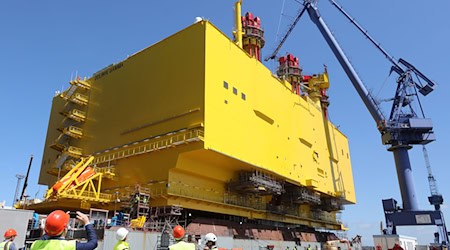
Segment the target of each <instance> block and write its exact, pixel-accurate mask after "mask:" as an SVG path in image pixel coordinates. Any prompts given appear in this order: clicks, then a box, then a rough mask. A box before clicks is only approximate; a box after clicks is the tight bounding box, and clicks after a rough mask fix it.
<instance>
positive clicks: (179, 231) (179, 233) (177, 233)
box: [173, 225, 186, 240]
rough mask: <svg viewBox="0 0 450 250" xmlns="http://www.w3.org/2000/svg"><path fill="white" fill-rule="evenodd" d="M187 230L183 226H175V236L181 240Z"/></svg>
mask: <svg viewBox="0 0 450 250" xmlns="http://www.w3.org/2000/svg"><path fill="white" fill-rule="evenodd" d="M185 233H186V232H185V231H184V228H183V227H182V226H179V225H178V226H175V227H174V228H173V237H174V238H175V240H180V239H182V238H183V237H184V234H185Z"/></svg>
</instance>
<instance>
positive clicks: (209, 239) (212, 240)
mask: <svg viewBox="0 0 450 250" xmlns="http://www.w3.org/2000/svg"><path fill="white" fill-rule="evenodd" d="M205 242H206V243H205V247H204V248H203V250H211V249H217V246H216V242H217V237H216V235H215V234H213V233H208V234H206V235H205Z"/></svg>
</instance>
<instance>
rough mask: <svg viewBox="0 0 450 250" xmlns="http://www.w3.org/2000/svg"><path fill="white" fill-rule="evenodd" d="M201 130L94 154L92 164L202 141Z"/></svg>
mask: <svg viewBox="0 0 450 250" xmlns="http://www.w3.org/2000/svg"><path fill="white" fill-rule="evenodd" d="M203 136H204V133H203V129H192V130H187V131H183V132H179V133H176V134H173V133H172V134H171V135H164V136H160V137H158V138H153V139H148V140H144V141H142V142H138V143H133V144H131V145H130V144H126V145H123V146H121V147H120V148H118V149H114V150H113V151H106V152H101V153H98V154H95V155H94V156H95V159H94V162H93V164H100V163H105V162H109V161H113V160H119V159H123V158H127V157H131V156H135V155H140V154H145V153H150V152H154V151H158V150H162V149H165V148H168V147H172V146H177V145H180V144H186V143H190V142H194V141H201V140H203Z"/></svg>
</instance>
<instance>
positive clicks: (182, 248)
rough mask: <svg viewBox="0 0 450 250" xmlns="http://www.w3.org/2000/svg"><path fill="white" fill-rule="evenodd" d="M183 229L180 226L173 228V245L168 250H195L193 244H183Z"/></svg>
mask: <svg viewBox="0 0 450 250" xmlns="http://www.w3.org/2000/svg"><path fill="white" fill-rule="evenodd" d="M185 233H186V232H185V231H184V228H183V227H182V226H179V225H178V226H175V227H174V228H173V232H172V234H173V238H174V239H175V244H172V245H170V246H169V250H195V244H194V243H187V242H184V241H183V239H184V235H185Z"/></svg>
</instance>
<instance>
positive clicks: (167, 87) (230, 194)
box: [39, 21, 356, 229]
mask: <svg viewBox="0 0 450 250" xmlns="http://www.w3.org/2000/svg"><path fill="white" fill-rule="evenodd" d="M323 77H327V75H326V74H325V75H322V78H321V79H320V77H319V78H318V79H317V81H316V85H317V84H318V85H317V86H316V85H314V84H313V82H311V84H313V85H311V86H310V87H311V88H323V87H328V86H324V85H323V84H327V83H328V79H324V78H323ZM81 82H82V83H80V82H78V83H76V82H74V83H73V84H72V86H71V87H70V88H69V90H68V91H66V92H64V93H63V95H58V96H56V97H55V98H54V100H53V107H52V112H51V115H50V121H49V127H48V134H47V140H46V148H45V152H44V156H43V161H42V167H41V173H40V178H39V183H40V184H46V185H49V186H52V185H53V184H54V183H55V181H56V180H57V177H56V176H55V173H57V172H61V169H63V168H62V166H65V165H64V164H67V162H69V161H70V160H72V161H73V160H75V159H77V158H78V157H82V156H87V155H94V156H95V159H94V160H93V163H92V164H94V165H95V166H96V167H97V168H99V169H102V168H111V167H113V168H115V170H114V171H115V174H116V177H115V178H114V179H110V180H106V179H105V180H103V181H102V186H101V189H102V192H107V193H110V194H112V193H114V192H119V193H120V194H121V196H126V195H127V194H126V193H127V192H128V191H126V190H129V189H130V187H134V185H135V184H140V185H141V186H145V187H148V188H149V189H150V190H151V195H152V196H151V197H152V200H151V202H150V205H151V206H170V205H181V206H182V207H184V208H186V209H195V210H200V211H208V212H215V213H222V214H229V215H236V216H242V217H247V218H250V219H262V220H272V221H283V222H287V223H296V224H303V225H307V226H312V227H323V228H329V229H341V228H342V227H341V224H340V222H339V221H337V219H336V212H338V210H334V211H328V212H326V211H323V210H318V209H316V207H315V206H314V205H312V204H307V203H303V204H297V205H294V206H292V205H288V204H286V208H287V207H289V209H286V211H287V212H286V213H285V215H283V216H281V215H279V214H276V213H272V212H271V211H270V210H269V209H268V205H269V203H270V201H271V200H272V199H273V198H274V196H276V195H275V194H267V193H265V194H253V195H246V194H240V193H236V192H234V191H233V190H230V189H229V183H230V182H231V181H232V180H236V179H237V178H238V176H239V173H242V172H243V171H244V172H245V171H247V172H252V171H258V173H263V174H264V175H265V176H270V177H271V178H273V180H275V181H277V182H279V183H283V185H286V186H294V187H302V188H306V189H308V190H309V191H311V192H313V193H314V194H317V195H320V197H327V198H333V199H336V200H337V201H339V203H340V204H351V203H355V201H356V200H355V191H354V185H353V177H352V170H351V164H350V154H349V148H348V141H347V138H346V137H345V136H344V135H343V134H342V133H341V132H340V131H339V130H338V129H337V128H336V127H335V126H334V125H333V124H331V123H330V122H329V121H328V120H326V119H324V117H323V112H322V108H321V104H320V100H319V99H318V98H313V96H308V95H305V96H299V95H296V94H294V93H292V91H291V86H290V84H289V83H288V82H286V81H283V80H280V79H278V78H277V77H275V76H274V75H273V74H272V72H271V71H270V70H269V69H267V68H266V67H265V66H264V65H263V64H262V63H261V62H259V61H257V60H256V59H254V58H252V57H250V56H249V55H248V54H247V53H246V52H245V51H243V50H242V49H241V48H240V46H239V45H237V44H236V43H235V42H234V41H232V40H230V39H229V38H228V37H227V36H225V35H224V34H223V33H222V32H221V31H219V30H218V29H217V28H216V27H215V26H213V25H212V24H211V23H210V22H208V21H201V22H198V23H196V24H193V25H192V26H189V27H188V28H186V29H184V30H182V31H180V32H178V33H176V34H174V35H172V36H170V37H168V38H166V39H164V40H162V41H160V42H158V43H156V44H154V45H152V46H151V47H148V48H146V49H144V50H142V51H140V52H138V53H136V54H134V55H132V56H130V57H129V58H127V59H126V60H124V61H121V62H119V63H116V64H113V65H111V66H109V67H107V68H105V69H103V70H100V71H99V72H97V73H96V74H94V75H93V76H92V77H91V78H89V79H86V80H83V81H81ZM73 86H77V87H78V90H77V91H72V90H70V89H71V88H72V87H73ZM71 92H72V93H71ZM73 100H76V101H77V102H76V103H75V104H73V105H76V106H74V107H73V109H71V110H68V108H67V105H68V102H70V103H73V102H74V101H73ZM71 116H76V117H77V119H78V120H77V121H76V123H71V124H69V123H67V119H71V120H74V119H73V118H71ZM64 124H65V125H64ZM69 125H71V126H73V127H72V128H71V127H70V126H69ZM61 127H66V128H68V129H67V131H72V133H74V134H76V136H75V137H69V138H68V139H67V141H66V144H64V145H65V147H64V149H60V148H58V147H53V148H56V149H59V151H57V150H54V149H52V148H50V146H52V145H56V144H57V143H55V141H58V140H60V139H58V138H59V137H60V135H61ZM58 129H59V131H58ZM71 129H72V130H71ZM63 131H64V130H63ZM65 136H66V135H65ZM59 144H61V141H60V142H59ZM59 144H58V145H59ZM49 173H51V174H49ZM261 190H264V188H263V187H262V188H261Z"/></svg>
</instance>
